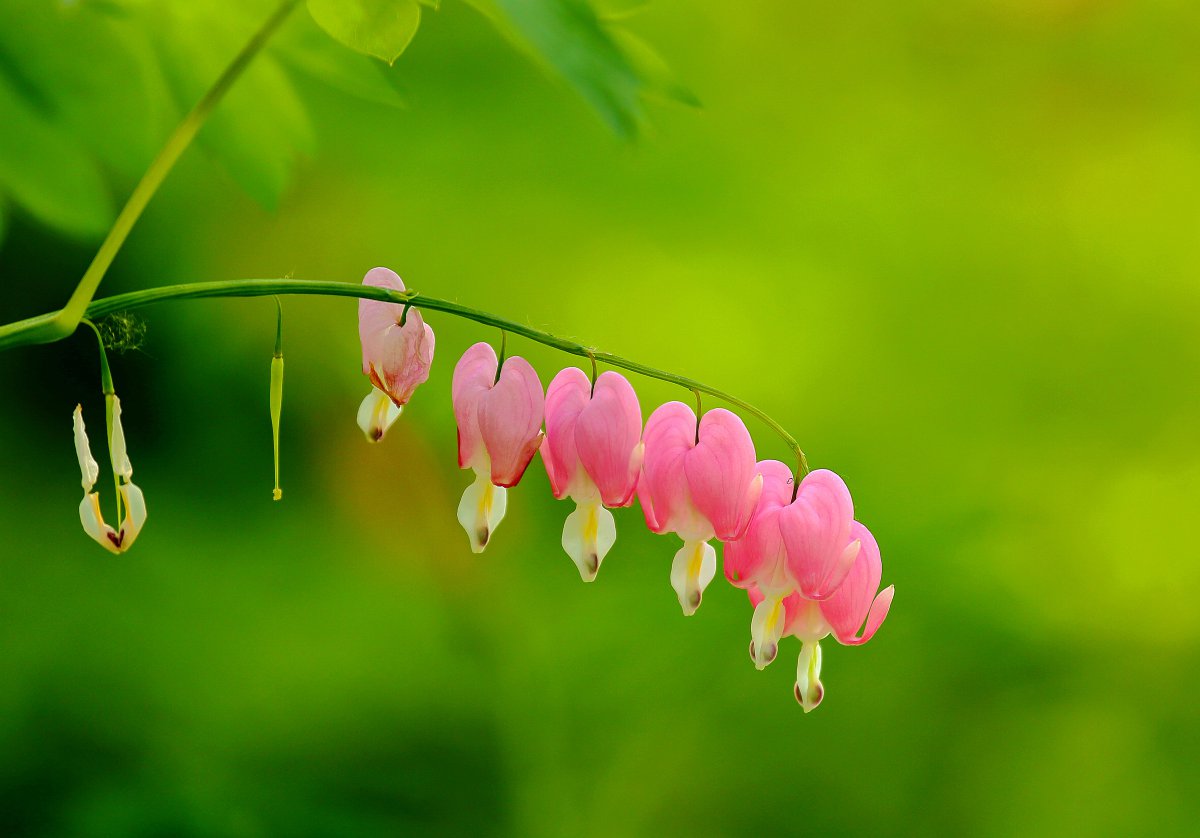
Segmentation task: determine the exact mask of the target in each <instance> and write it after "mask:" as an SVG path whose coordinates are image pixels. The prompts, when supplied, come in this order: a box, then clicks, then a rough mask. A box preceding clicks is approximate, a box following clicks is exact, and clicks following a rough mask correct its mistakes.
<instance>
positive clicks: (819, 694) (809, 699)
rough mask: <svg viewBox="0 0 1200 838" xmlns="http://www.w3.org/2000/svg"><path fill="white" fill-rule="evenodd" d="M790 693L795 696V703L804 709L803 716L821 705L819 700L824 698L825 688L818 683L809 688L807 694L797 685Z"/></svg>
mask: <svg viewBox="0 0 1200 838" xmlns="http://www.w3.org/2000/svg"><path fill="white" fill-rule="evenodd" d="M792 692H793V693H794V694H795V696H796V701H797V702H798V703H799V704H800V706H801V707H802V708H803V709H804V714H805V715H808V714H809V713H811V712H812V711H813V710H816V709H817V707H818V706H820V704H821V699H823V698H824V697H825V687H824V686H822V685H821V684H820V683H819V682H818V683H817V684H816V685H815V686H813V687H810V688H809V689H808V691H807V692H805V691H804V690H802V689H801V688H800V685H799V684H796V686H795V688H794V689H793V691H792Z"/></svg>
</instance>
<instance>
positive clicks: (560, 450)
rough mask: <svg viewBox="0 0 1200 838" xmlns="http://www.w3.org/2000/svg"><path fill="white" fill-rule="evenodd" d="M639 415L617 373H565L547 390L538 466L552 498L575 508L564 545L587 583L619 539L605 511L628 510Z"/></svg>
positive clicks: (637, 458)
mask: <svg viewBox="0 0 1200 838" xmlns="http://www.w3.org/2000/svg"><path fill="white" fill-rule="evenodd" d="M641 436H642V409H641V406H640V405H639V404H638V398H637V394H636V393H635V392H634V391H633V385H631V384H630V383H629V381H628V380H626V378H625V377H624V376H623V375H621V374H619V373H616V372H612V371H608V372H605V373H603V374H602V375H601V376H600V377H599V378H597V379H596V384H595V387H593V386H592V382H591V381H590V380H589V379H588V377H587V375H586V374H585V373H584V372H583V370H581V369H578V368H577V367H568V368H567V369H564V370H563V371H562V372H560V373H559V374H558V375H556V376H555V377H554V380H553V381H551V382H550V386H549V387H548V388H547V389H546V441H545V442H544V443H543V444H542V447H541V452H542V462H544V463H545V464H546V473H547V474H548V475H549V477H550V487H551V489H552V490H553V491H554V497H556V498H558V499H559V500H562V499H563V498H568V497H569V498H570V499H571V500H573V501H575V511H574V512H572V513H571V514H570V515H568V516H567V521H566V524H565V525H564V526H563V534H562V545H563V549H564V550H566V551H567V555H569V556H570V557H571V560H572V561H574V562H575V565H576V567H578V568H579V575H580V576H581V577H582V578H583V581H585V582H591V581H592V580H593V579H595V578H596V572H597V571H598V570H599V569H600V563H601V562H602V561H604V557H605V555H606V554H607V553H608V551H609V550H610V549H611V548H612V545H613V543H614V542H615V541H616V538H617V527H616V522H615V521H614V520H613V516H612V513H611V512H609V511H608V508H607V507H619V506H629V505H630V504H631V503H633V496H634V491H635V489H636V488H637V482H638V476H639V474H640V471H641V465H642V444H641Z"/></svg>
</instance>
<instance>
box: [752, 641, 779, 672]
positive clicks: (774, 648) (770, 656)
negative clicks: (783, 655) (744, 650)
mask: <svg viewBox="0 0 1200 838" xmlns="http://www.w3.org/2000/svg"><path fill="white" fill-rule="evenodd" d="M778 655H779V644H778V643H764V644H763V648H762V654H761V655H760V654H759V653H758V648H757V647H756V646H755V644H754V641H753V640H751V641H750V660H752V661H754V668H755V669H757V670H759V671H760V672H761V671H762V670H764V669H766V668H767V666H768V665H770V664H771V662H772V661H774V660H775V658H776V657H777V656H778Z"/></svg>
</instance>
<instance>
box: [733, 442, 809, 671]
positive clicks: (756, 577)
mask: <svg viewBox="0 0 1200 838" xmlns="http://www.w3.org/2000/svg"><path fill="white" fill-rule="evenodd" d="M758 472H759V474H761V475H762V478H763V488H762V494H761V495H760V496H759V499H758V505H757V506H756V507H755V509H754V515H753V516H752V517H751V519H750V525H749V526H748V527H746V532H745V534H744V535H743V536H742V537H741V538H739V539H738V540H736V541H730V542H729V543H728V544H726V545H725V578H726V579H728V580H729V581H730V582H731V583H732V584H733V585H736V586H737V587H739V588H746V589H751V590H754V591H756V592H757V595H758V598H759V600H760V601H759V602H757V603H756V604H755V608H754V617H753V619H752V620H751V621H750V631H751V635H752V639H751V641H750V657H751V658H752V659H753V660H754V665H755V666H756V667H758V668H759V669H763V668H764V667H766V666H767V664H769V663H770V662H771V661H773V660H775V656H776V654H778V651H779V640H780V638H781V637H782V636H783V631H784V607H783V600H784V598H785V597H787V596H788V594H790V593H791V592H792V591H793V590H794V589H795V587H796V584H795V581H794V580H793V579H792V577H791V574H789V573H788V569H787V551H786V548H785V547H784V542H783V535H782V533H780V531H779V520H780V516H781V513H782V512H783V510H785V509H786V508H787V506H788V504H789V503H791V500H792V472H791V469H789V468H788V467H787V466H785V465H784V464H783V463H781V462H779V461H778V460H763V461H762V462H760V463H759V464H758Z"/></svg>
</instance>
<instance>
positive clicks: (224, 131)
mask: <svg viewBox="0 0 1200 838" xmlns="http://www.w3.org/2000/svg"><path fill="white" fill-rule="evenodd" d="M156 8H157V9H158V11H157V13H156V14H154V15H151V16H150V17H149V18H148V21H147V22H148V23H149V24H150V25H152V26H155V27H156V29H157V30H158V32H159V33H160V37H159V46H160V52H161V53H162V55H161V57H162V62H163V66H164V69H165V70H166V74H167V78H168V81H169V82H170V84H171V87H172V88H173V89H174V91H175V93H176V100H177V102H178V103H179V106H180V109H181V111H182V110H184V109H186V108H190V107H191V106H192V105H193V104H194V103H195V102H196V101H198V100H199V99H200V97H201V96H202V95H203V94H204V91H205V90H207V89H208V88H209V87H210V86H211V85H212V83H213V81H214V80H215V79H216V78H217V77H218V76H219V75H220V74H221V72H222V71H223V70H224V69H225V67H226V65H228V63H229V61H230V59H232V58H233V56H234V55H235V54H237V51H238V50H239V49H240V48H241V46H242V44H244V43H245V41H246V38H247V37H248V36H249V33H250V32H251V31H253V28H254V27H255V26H256V25H257V22H255V21H250V20H243V19H236V18H235V19H234V20H232V21H231V20H230V19H229V18H228V17H226V16H225V15H220V14H216V8H215V7H214V8H208V7H207V6H206V5H205V4H191V3H180V4H174V3H172V4H166V5H164V6H162V7H156ZM197 139H198V141H199V142H200V144H201V145H202V146H203V147H204V148H205V149H207V150H208V151H210V152H211V153H212V154H213V155H214V156H215V157H216V158H217V159H218V160H219V161H220V162H221V164H222V165H223V166H224V167H225V168H226V169H227V170H228V171H229V173H230V175H232V176H233V178H234V180H236V181H237V182H238V184H239V185H240V186H241V187H242V188H243V189H245V190H246V191H247V192H248V193H250V195H251V197H253V198H254V199H255V200H257V201H258V202H260V203H262V204H263V205H265V206H267V207H272V208H273V207H275V206H277V205H278V202H279V198H280V196H281V195H282V194H283V192H284V190H285V189H286V187H287V185H288V182H289V181H290V179H291V173H292V169H293V167H294V165H295V161H296V157H297V156H298V155H299V154H311V153H313V151H314V146H315V144H316V140H315V137H314V134H313V128H312V125H311V123H310V121H309V118H308V114H307V112H306V111H305V108H304V106H303V104H302V102H301V101H300V98H299V96H298V95H297V94H296V91H295V88H294V87H293V86H292V83H291V81H290V80H289V79H288V77H287V75H286V74H285V73H284V72H283V70H282V68H280V66H279V63H278V62H277V61H276V60H275V59H274V58H273V57H272V56H271V55H269V54H262V55H259V56H258V57H257V58H255V59H254V61H253V62H252V63H251V64H250V66H249V67H247V68H246V71H245V73H244V74H243V75H242V77H241V78H239V79H238V80H237V83H236V84H234V85H233V87H232V88H231V89H230V91H229V93H228V94H227V95H226V97H225V99H224V100H222V101H221V103H220V104H219V105H217V107H216V109H214V110H213V112H212V114H211V115H210V116H209V118H208V121H207V122H206V123H205V125H204V127H203V128H202V129H201V130H200V134H199V136H198V138H197Z"/></svg>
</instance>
